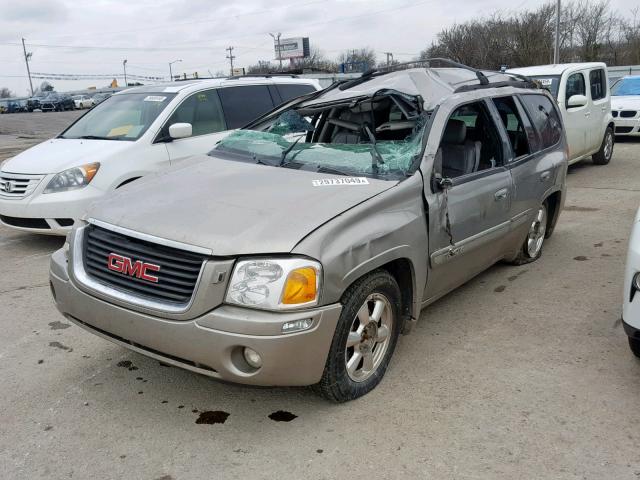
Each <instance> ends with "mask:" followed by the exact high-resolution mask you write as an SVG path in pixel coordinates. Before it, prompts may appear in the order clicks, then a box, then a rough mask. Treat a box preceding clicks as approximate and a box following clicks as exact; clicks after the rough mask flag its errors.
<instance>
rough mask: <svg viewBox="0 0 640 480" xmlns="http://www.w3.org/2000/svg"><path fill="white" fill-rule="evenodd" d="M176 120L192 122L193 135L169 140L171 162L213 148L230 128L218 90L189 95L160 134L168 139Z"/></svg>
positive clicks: (168, 148)
mask: <svg viewBox="0 0 640 480" xmlns="http://www.w3.org/2000/svg"><path fill="white" fill-rule="evenodd" d="M174 123H190V124H191V127H192V131H193V134H192V136H191V137H188V138H180V139H176V140H172V141H170V142H167V143H166V145H167V151H168V153H169V159H170V160H171V163H176V162H178V161H180V160H182V159H184V158H187V157H189V156H191V155H198V154H205V153H208V152H209V151H211V150H212V149H213V147H215V145H216V143H217V142H218V141H219V140H221V139H222V138H223V137H224V136H225V134H226V133H225V131H226V130H227V126H226V123H225V119H224V116H223V113H222V107H221V105H220V99H219V97H218V93H217V90H216V89H211V90H204V91H201V92H196V93H193V94H191V95H190V96H188V97H187V98H186V99H185V100H184V101H183V102H182V103H181V104H180V105H179V106H178V108H176V110H175V111H174V112H173V113H172V114H171V117H169V120H167V122H166V123H165V124H164V126H163V127H162V130H161V131H160V134H159V137H162V138H167V137H168V135H169V126H171V125H172V124H174Z"/></svg>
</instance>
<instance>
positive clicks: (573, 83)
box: [564, 73, 587, 102]
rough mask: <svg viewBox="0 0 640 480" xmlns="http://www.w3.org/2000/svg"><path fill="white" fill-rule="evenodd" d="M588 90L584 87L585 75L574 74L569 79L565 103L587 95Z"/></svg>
mask: <svg viewBox="0 0 640 480" xmlns="http://www.w3.org/2000/svg"><path fill="white" fill-rule="evenodd" d="M586 94H587V89H586V87H585V85H584V75H582V74H581V73H574V74H573V75H571V76H569V78H567V89H566V94H565V96H564V98H565V101H566V102H569V99H570V98H571V97H573V96H574V95H586Z"/></svg>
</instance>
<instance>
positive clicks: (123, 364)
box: [116, 360, 138, 371]
mask: <svg viewBox="0 0 640 480" xmlns="http://www.w3.org/2000/svg"><path fill="white" fill-rule="evenodd" d="M116 365H117V366H118V367H122V368H127V369H129V371H133V370H138V367H136V366H135V365H134V364H133V363H131V361H130V360H121V361H119V362H118V363H117V364H116Z"/></svg>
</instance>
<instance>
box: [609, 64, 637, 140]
mask: <svg viewBox="0 0 640 480" xmlns="http://www.w3.org/2000/svg"><path fill="white" fill-rule="evenodd" d="M611 113H612V114H613V120H614V122H615V124H616V130H615V133H616V135H630V136H638V135H640V75H630V76H627V77H622V78H621V79H619V80H618V81H616V83H614V84H613V86H612V87H611Z"/></svg>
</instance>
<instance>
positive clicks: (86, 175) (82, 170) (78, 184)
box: [43, 163, 100, 193]
mask: <svg viewBox="0 0 640 480" xmlns="http://www.w3.org/2000/svg"><path fill="white" fill-rule="evenodd" d="M99 168H100V164H99V163H88V164H87V165H80V166H79V167H73V168H70V169H69V170H65V171H64V172H61V173H58V174H57V175H56V176H55V177H53V178H52V179H51V181H50V182H49V185H47V188H45V189H44V192H43V193H55V192H66V191H68V190H76V189H78V188H83V187H86V186H87V185H89V183H91V180H93V177H95V176H96V173H98V169H99Z"/></svg>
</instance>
